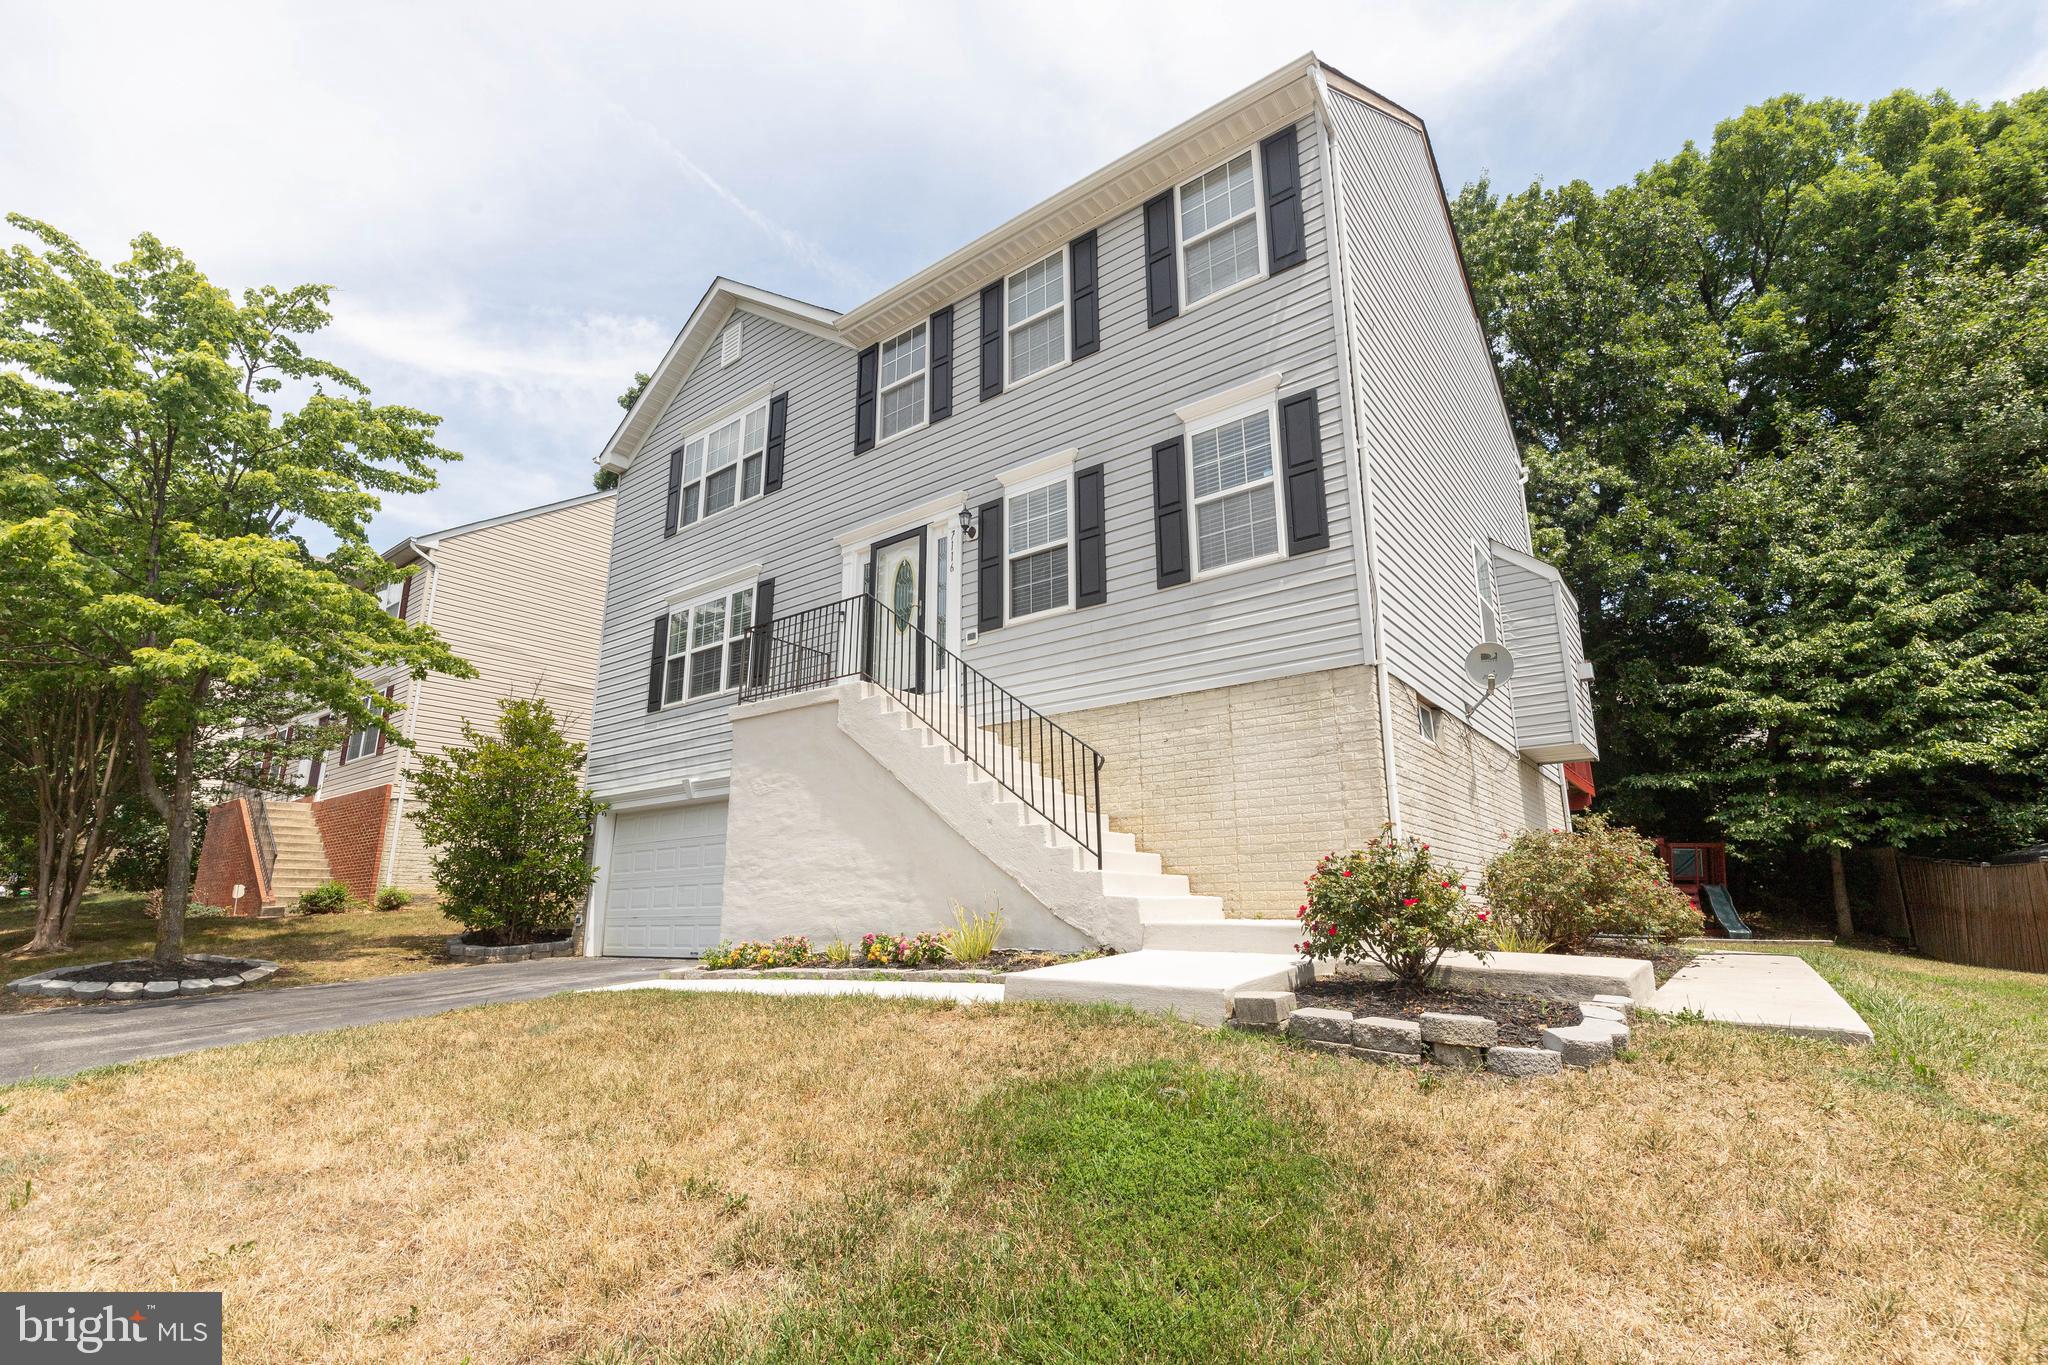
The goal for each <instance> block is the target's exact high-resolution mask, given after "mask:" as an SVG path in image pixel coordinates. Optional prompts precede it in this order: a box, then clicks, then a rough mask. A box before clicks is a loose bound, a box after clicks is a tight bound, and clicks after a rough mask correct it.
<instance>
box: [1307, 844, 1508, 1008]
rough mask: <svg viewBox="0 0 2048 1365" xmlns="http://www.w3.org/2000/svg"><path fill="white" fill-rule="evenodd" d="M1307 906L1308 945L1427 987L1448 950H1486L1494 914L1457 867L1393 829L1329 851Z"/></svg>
mask: <svg viewBox="0 0 2048 1365" xmlns="http://www.w3.org/2000/svg"><path fill="white" fill-rule="evenodd" d="M1307 885H1308V902H1307V904H1305V905H1303V906H1302V907H1301V909H1300V911H1299V912H1298V913H1299V916H1300V919H1301V922H1302V941H1301V943H1300V945H1299V946H1300V948H1301V951H1302V952H1304V953H1306V954H1307V955H1308V956H1310V957H1312V958H1318V959H1323V958H1328V959H1332V960H1335V961H1338V962H1376V963H1378V964H1379V965H1380V966H1382V967H1385V968H1386V969H1387V970H1388V971H1389V972H1392V973H1393V974H1394V976H1395V978H1396V979H1397V980H1400V981H1404V982H1406V983H1408V984H1409V985H1421V984H1423V983H1424V982H1425V981H1427V980H1428V979H1429V974H1430V972H1431V971H1433V970H1434V969H1435V967H1436V964H1437V960H1438V959H1439V958H1441V957H1442V956H1443V955H1444V954H1445V953H1447V952H1452V951H1458V952H1471V953H1479V954H1481V955H1482V956H1483V955H1484V951H1485V948H1486V946H1487V944H1488V942H1489V936H1488V932H1487V927H1486V919H1487V912H1486V911H1485V910H1483V909H1480V908H1478V907H1477V906H1475V905H1473V904H1472V903H1471V901H1469V900H1468V899H1467V898H1466V895H1465V886H1464V881H1463V878H1462V877H1461V875H1460V874H1459V873H1458V871H1457V869H1455V868H1452V867H1449V866H1446V865H1445V864H1444V863H1442V862H1440V861H1438V860H1437V858H1436V857H1435V856H1434V855H1432V854H1431V853H1430V851H1429V845H1428V844H1425V843H1421V842H1419V841H1417V840H1415V839H1412V838H1396V837H1395V836H1394V834H1393V832H1392V829H1391V827H1389V828H1387V829H1383V830H1382V831H1381V833H1380V837H1379V838H1377V839H1374V840H1373V841H1372V842H1370V843H1368V844H1367V845H1366V846H1365V847H1364V848H1360V849H1353V850H1352V851H1351V852H1349V853H1326V854H1324V855H1323V857H1322V858H1321V859H1320V860H1319V861H1318V862H1317V863H1316V870H1315V873H1314V874H1313V875H1312V876H1310V877H1309V879H1308V883H1307Z"/></svg>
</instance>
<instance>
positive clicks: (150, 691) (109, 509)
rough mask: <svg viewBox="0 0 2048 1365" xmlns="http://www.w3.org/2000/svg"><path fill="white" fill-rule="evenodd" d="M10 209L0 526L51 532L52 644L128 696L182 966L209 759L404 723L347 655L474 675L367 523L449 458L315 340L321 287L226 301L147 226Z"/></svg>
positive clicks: (1, 361)
mask: <svg viewBox="0 0 2048 1365" xmlns="http://www.w3.org/2000/svg"><path fill="white" fill-rule="evenodd" d="M8 221H9V222H10V223H11V224H12V225H13V226H14V227H15V228H16V229H17V230H18V231H20V232H21V233H23V234H24V235H25V236H27V237H28V238H29V239H30V242H29V243H27V244H17V245H15V246H13V247H11V248H10V249H9V250H8V251H7V252H6V254H5V255H4V257H0V460H4V461H5V466H4V468H0V482H4V484H5V486H6V487H8V488H10V489H12V490H16V491H15V495H14V496H15V505H16V506H17V507H18V508H19V511H17V512H16V513H14V515H15V516H16V517H17V518H18V519H17V520H15V521H13V522H11V523H10V524H9V525H8V526H7V527H6V534H7V535H9V536H11V537H16V538H20V539H24V540H27V539H40V540H41V541H42V542H43V543H44V544H46V545H47V546H48V547H49V550H50V555H49V567H47V568H45V569H44V570H43V571H42V574H43V579H44V582H45V584H46V586H47V589H48V591H50V592H51V593H52V594H55V595H57V597H58V598H59V600H62V601H63V602H65V603H66V604H68V606H69V607H70V608H71V610H72V614H71V616H70V619H69V623H68V627H67V629H68V637H67V639H68V643H67V645H66V649H67V651H68V653H67V657H68V658H69V659H71V660H72V661H73V662H82V663H84V664H89V665H90V666H92V667H94V668H96V669H98V670H100V673H101V676H102V677H103V678H104V679H105V681H106V682H107V683H109V684H110V685H111V686H112V687H114V688H115V689H117V690H118V692H119V696H120V719H121V729H122V735H123V740H124V745H125V747H126V749H127V754H126V761H127V765H128V768H129V771H130V772H131V773H132V774H133V776H134V780H135V782H136V784H137V785H138V787H139V788H140V790H141V792H142V794H143V796H144V797H145V799H147V800H148V801H149V803H150V804H151V805H152V806H154V807H155V808H156V810H157V812H158V814H159V816H160V817H161V818H162V819H163V821H164V823H165V835H166V845H167V847H166V855H165V877H166V881H165V885H164V910H163V914H162V915H161V917H160V918H159V919H158V921H157V945H156V956H157V958H158V960H159V961H163V962H175V961H177V960H179V958H180V957H182V954H183V936H184V912H185V906H186V902H187V899H188V897H189V894H190V890H191V880H192V855H193V827H192V815H191V812H192V810H193V806H194V801H195V797H196V795H197V793H198V791H199V788H200V783H201V781H202V780H203V779H205V778H208V777H217V776H223V775H231V774H234V773H236V772H243V771H247V770H249V769H250V768H251V767H252V766H253V760H254V758H255V757H256V755H257V753H258V752H260V748H261V745H262V742H263V741H262V740H261V738H260V737H261V736H263V735H265V734H268V733H270V732H271V731H273V730H276V729H281V728H282V727H283V725H284V724H285V723H286V722H287V721H288V720H289V719H290V718H291V717H293V716H296V715H299V714H303V713H304V712H306V711H310V710H314V709H321V710H325V711H328V712H331V713H333V714H334V715H335V716H337V717H339V718H342V720H343V721H344V723H347V724H351V725H376V726H379V727H380V728H382V729H383V730H384V731H385V733H386V734H387V735H389V736H390V737H391V738H392V739H393V740H395V741H397V742H400V743H403V742H404V737H403V735H402V734H401V733H400V732H399V731H398V729H397V728H396V727H395V726H394V725H393V724H392V721H391V718H390V717H389V716H388V715H386V714H384V713H383V712H382V711H381V710H379V709H376V708H374V707H373V705H372V703H371V701H370V699H368V698H366V697H365V696H364V695H363V691H364V689H363V687H362V685H361V683H360V682H359V681H358V680H357V678H356V673H357V671H358V670H360V669H364V668H368V667H373V666H379V665H399V666H403V667H404V668H406V669H408V670H410V671H411V672H412V673H413V674H414V675H415V676H419V675H423V674H424V673H426V672H427V671H429V670H439V671H443V672H449V673H454V674H457V675H461V676H470V675H472V671H471V670H470V669H469V668H468V666H467V665H465V664H464V663H463V662H462V661H461V660H459V659H457V658H456V657H455V656H454V655H453V654H452V653H451V652H450V651H449V650H448V648H447V647H446V645H445V644H444V643H443V642H442V641H441V640H440V638H439V637H438V636H437V635H436V634H435V633H434V632H433V631H432V630H431V629H429V628H427V627H423V626H412V625H408V624H406V623H404V622H402V621H399V620H397V619H395V618H394V617H392V616H391V615H389V614H388V613H386V612H385V611H383V610H382V609H381V608H380V607H379V605H378V602H377V598H376V595H375V593H376V589H377V588H379V587H380V586H382V585H383V584H385V583H388V582H389V581H391V578H392V574H393V570H392V569H391V568H390V566H389V565H387V564H386V563H385V562H384V560H383V559H382V558H381V557H379V556H378V555H377V554H376V553H375V551H374V550H372V549H371V547H370V545H369V542H368V539H367V528H368V523H369V519H370V517H371V515H372V514H373V513H374V512H375V511H376V509H377V507H378V495H379V494H382V493H411V492H420V491H424V490H426V489H429V488H432V487H433V486H434V467H435V465H436V464H437V463H438V462H439V461H441V460H444V459H449V458H454V457H453V456H452V455H451V453H450V452H448V451H446V450H443V449H442V448H440V447H439V446H438V445H436V444H435V442H434V432H435V428H436V426H437V419H435V418H433V417H431V416H429V415H427V414H426V413H423V412H418V411H416V410H414V409H411V408H405V407H397V406H380V405H377V404H375V403H373V402H372V401H371V400H370V397H369V394H368V391H367V390H366V389H365V387H364V386H363V385H362V383H361V382H360V381H358V380H357V379H355V378H354V377H353V376H352V375H350V374H348V373H347V372H346V371H344V370H342V369H341V368H339V367H338V366H336V365H333V364H331V363H329V362H327V361H324V360H320V359H318V358H316V357H314V356H312V355H310V354H308V353H307V351H306V350H305V349H304V347H303V344H302V341H303V339H304V338H305V337H307V336H310V335H311V334H313V333H315V332H317V331H319V330H320V329H321V328H322V327H324V326H326V325H327V323H328V321H329V314H328V312H327V301H328V294H329V291H328V289H327V288H326V287H325V286H322V285H300V286H297V287H294V288H291V289H283V290H280V289H274V288H268V287H266V288H259V289H251V290H247V291H245V292H244V293H243V294H242V296H241V297H240V299H239V300H238V299H236V298H235V297H233V296H232V295H230V294H229V293H228V292H227V291H225V290H223V289H220V288H218V287H216V286H215V285H214V284H212V283H211V282H210V281H208V280H207V278H206V277H205V276H204V275H203V274H202V273H201V272H200V271H199V269H198V268H197V267H196V266H195V265H194V264H193V263H192V262H191V261H190V260H188V259H187V258H186V257H185V256H184V255H183V254H182V253H180V252H178V251H177V250H175V249H173V248H171V247H169V246H167V245H165V244H164V243H162V242H160V241H159V240H157V239H156V238H155V237H152V236H149V235H146V234H145V235H143V236H140V237H137V238H136V239H135V241H134V243H133V244H132V254H131V255H130V257H129V258H128V259H127V260H126V261H124V262H122V263H121V264H119V265H116V266H113V267H108V266H105V265H102V264H101V263H100V262H99V261H97V260H95V259H94V258H93V257H92V256H91V255H90V254H89V253H87V252H86V251H85V250H84V249H83V248H82V247H80V246H79V245H78V244H77V243H76V242H74V241H73V240H72V239H71V238H69V237H67V236H65V235H64V234H63V233H61V232H59V231H58V230H57V229H55V228H53V227H50V226H49V225H47V224H44V223H40V222H36V221H34V220H32V219H28V218H24V217H21V216H19V215H14V216H10V218H9V219H8ZM37 504H40V505H39V506H38V505H37ZM315 529H318V530H321V531H324V532H325V533H326V535H327V536H329V537H331V538H332V539H333V540H334V541H335V545H334V548H333V549H331V550H330V551H328V552H327V553H325V554H317V553H315V552H314V551H313V550H312V548H311V547H310V546H309V545H308V544H307V541H306V539H305V537H306V535H307V533H308V532H310V531H312V530H315ZM10 629H11V627H10ZM58 666H59V665H58V664H57V663H55V662H52V663H50V664H49V665H48V667H49V668H52V669H54V668H56V667H58Z"/></svg>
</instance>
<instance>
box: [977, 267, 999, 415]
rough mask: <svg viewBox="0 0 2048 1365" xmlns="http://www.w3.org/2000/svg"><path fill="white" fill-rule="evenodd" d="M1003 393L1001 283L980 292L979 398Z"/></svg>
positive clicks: (989, 397) (984, 400)
mask: <svg viewBox="0 0 2048 1365" xmlns="http://www.w3.org/2000/svg"><path fill="white" fill-rule="evenodd" d="M1002 391H1003V282H1002V281H1001V280H997V281H996V282H995V283H994V284H992V285H990V286H988V287H987V288H986V289H984V290H982V291H981V397H982V401H983V402H987V401H988V400H989V399H991V398H993V397H995V396H996V395H997V394H999V393H1001V392H1002Z"/></svg>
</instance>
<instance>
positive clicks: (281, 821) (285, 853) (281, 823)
mask: <svg viewBox="0 0 2048 1365" xmlns="http://www.w3.org/2000/svg"><path fill="white" fill-rule="evenodd" d="M264 810H265V813H266V814H268V815H269V817H270V832H271V834H272V835H273V836H274V837H275V838H276V840H277V862H276V864H275V865H273V866H272V868H271V869H270V899H269V900H267V901H265V902H264V903H263V908H264V909H265V910H279V909H286V908H289V907H291V906H292V905H294V904H296V903H297V902H298V899H299V893H300V892H302V891H310V890H312V889H313V888H314V887H316V886H318V885H320V884H321V883H322V882H324V881H327V880H328V878H329V877H330V876H331V875H332V874H331V873H330V872H329V870H328V866H327V846H326V845H325V844H324V843H322V842H321V840H320V826H319V825H318V824H317V823H316V822H315V821H314V819H313V807H312V805H311V804H310V803H308V802H305V801H270V802H266V803H265V805H264Z"/></svg>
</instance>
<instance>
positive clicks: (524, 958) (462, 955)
mask: <svg viewBox="0 0 2048 1365" xmlns="http://www.w3.org/2000/svg"><path fill="white" fill-rule="evenodd" d="M575 950H576V940H575V937H574V936H573V935H572V936H571V937H569V938H564V939H557V940H556V941H554V942H552V943H513V944H508V945H505V946H503V947H495V946H486V945H484V944H480V943H464V942H463V941H462V935H460V934H456V935H454V936H453V937H451V938H450V939H449V940H448V956H449V957H450V958H451V959H453V960H454V961H456V962H530V961H532V960H533V959H535V958H544V957H573V956H575Z"/></svg>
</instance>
